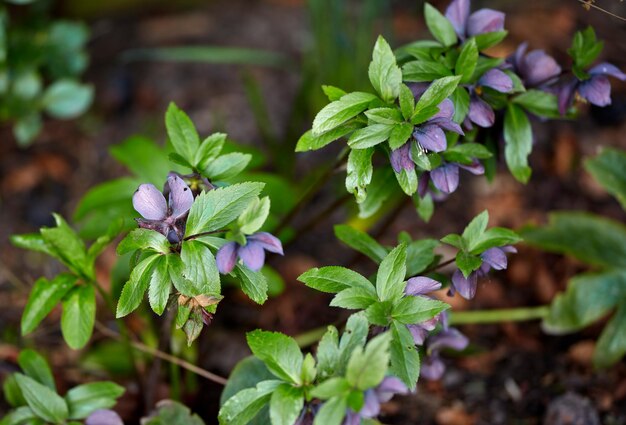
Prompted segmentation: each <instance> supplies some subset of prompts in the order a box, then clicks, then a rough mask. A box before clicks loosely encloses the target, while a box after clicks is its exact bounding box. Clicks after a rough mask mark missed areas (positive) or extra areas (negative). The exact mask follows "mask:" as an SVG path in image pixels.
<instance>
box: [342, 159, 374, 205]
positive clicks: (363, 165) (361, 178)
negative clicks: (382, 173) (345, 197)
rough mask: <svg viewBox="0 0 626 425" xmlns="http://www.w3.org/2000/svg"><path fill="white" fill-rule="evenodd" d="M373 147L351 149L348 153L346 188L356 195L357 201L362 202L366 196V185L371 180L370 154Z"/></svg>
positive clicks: (372, 170)
mask: <svg viewBox="0 0 626 425" xmlns="http://www.w3.org/2000/svg"><path fill="white" fill-rule="evenodd" d="M373 154H374V148H367V149H352V150H350V154H349V155H348V164H347V173H346V190H347V191H348V192H349V193H353V194H354V195H355V196H356V200H357V202H362V201H364V200H365V198H366V196H367V191H366V189H367V186H368V185H369V184H370V182H371V181H372V175H373V173H374V167H372V155H373Z"/></svg>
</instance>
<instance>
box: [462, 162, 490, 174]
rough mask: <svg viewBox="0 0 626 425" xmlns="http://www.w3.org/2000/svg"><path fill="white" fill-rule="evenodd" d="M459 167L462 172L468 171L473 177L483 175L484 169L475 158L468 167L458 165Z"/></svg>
mask: <svg viewBox="0 0 626 425" xmlns="http://www.w3.org/2000/svg"><path fill="white" fill-rule="evenodd" d="M459 167H461V168H462V169H464V170H467V171H469V172H470V173H472V174H473V175H475V176H482V175H483V174H485V167H484V166H483V164H481V163H480V161H479V160H477V159H476V158H474V159H473V160H472V163H471V164H469V165H465V164H459Z"/></svg>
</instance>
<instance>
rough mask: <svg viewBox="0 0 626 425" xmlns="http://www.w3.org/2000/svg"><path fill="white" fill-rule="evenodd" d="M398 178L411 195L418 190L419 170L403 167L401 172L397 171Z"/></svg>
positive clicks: (404, 189) (405, 190)
mask: <svg viewBox="0 0 626 425" xmlns="http://www.w3.org/2000/svg"><path fill="white" fill-rule="evenodd" d="M396 179H397V180H398V184H399V185H400V187H401V188H402V190H403V191H404V193H406V194H407V195H409V196H412V195H413V194H414V193H415V192H417V183H418V182H417V172H416V171H415V170H406V169H402V170H401V171H400V172H399V173H396Z"/></svg>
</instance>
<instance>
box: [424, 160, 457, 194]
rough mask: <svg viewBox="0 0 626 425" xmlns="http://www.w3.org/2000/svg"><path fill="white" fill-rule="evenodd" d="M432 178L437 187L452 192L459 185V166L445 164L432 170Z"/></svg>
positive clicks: (445, 191)
mask: <svg viewBox="0 0 626 425" xmlns="http://www.w3.org/2000/svg"><path fill="white" fill-rule="evenodd" d="M430 178H431V180H432V181H433V184H434V185H435V187H436V188H437V189H439V190H440V191H442V192H443V193H452V192H454V191H455V190H456V188H457V187H458V186H459V167H458V166H457V165H456V164H445V165H442V166H441V167H437V168H435V169H434V170H432V171H431V172H430Z"/></svg>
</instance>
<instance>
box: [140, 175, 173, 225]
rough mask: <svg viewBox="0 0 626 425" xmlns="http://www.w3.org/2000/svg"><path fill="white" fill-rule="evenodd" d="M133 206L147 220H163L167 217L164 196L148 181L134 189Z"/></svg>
mask: <svg viewBox="0 0 626 425" xmlns="http://www.w3.org/2000/svg"><path fill="white" fill-rule="evenodd" d="M133 208H135V210H136V211H137V212H138V213H139V214H141V215H142V216H143V217H144V218H146V219H148V220H164V219H165V217H167V203H166V202H165V197H164V196H163V194H162V193H161V191H160V190H159V189H157V188H156V187H155V186H154V185H153V184H150V183H145V184H142V185H140V186H139V188H138V189H137V190H136V191H135V193H134V194H133Z"/></svg>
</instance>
